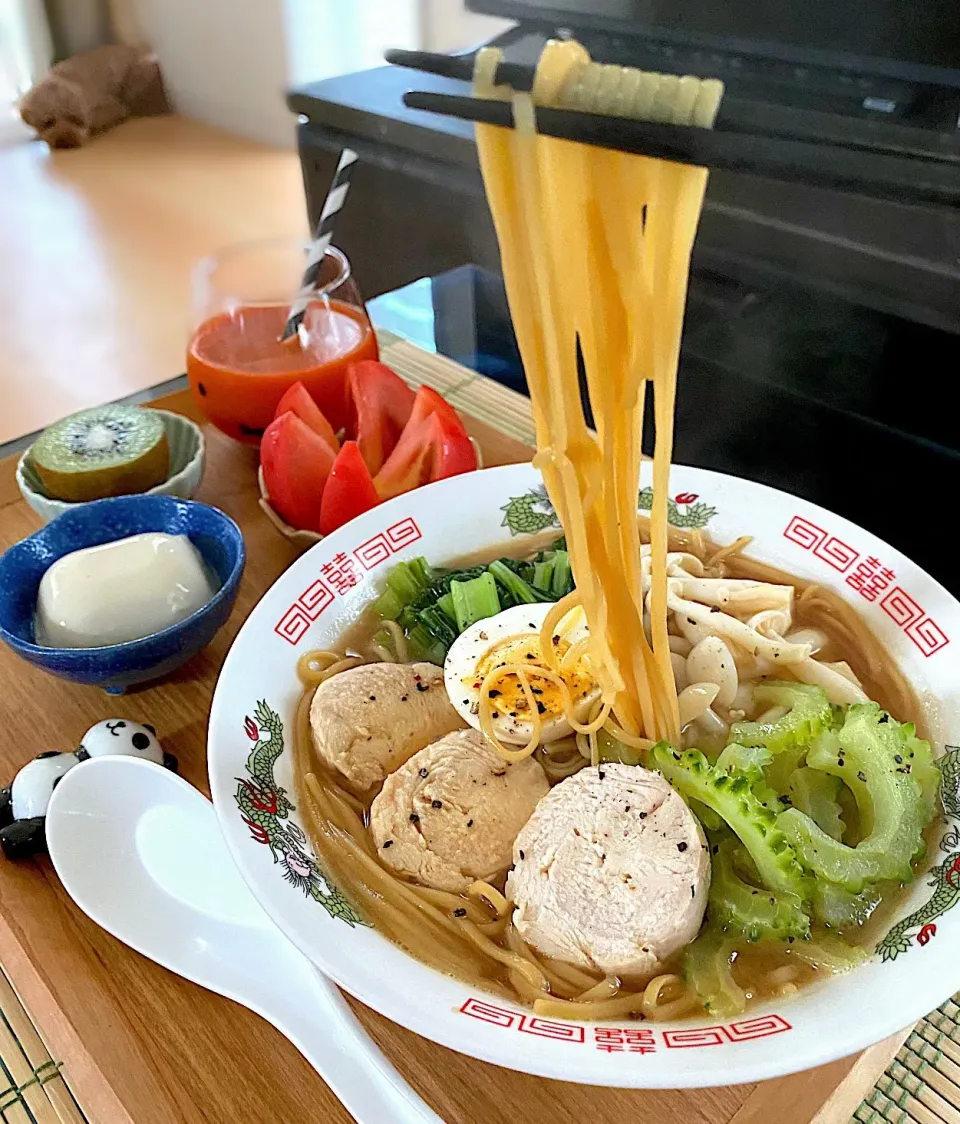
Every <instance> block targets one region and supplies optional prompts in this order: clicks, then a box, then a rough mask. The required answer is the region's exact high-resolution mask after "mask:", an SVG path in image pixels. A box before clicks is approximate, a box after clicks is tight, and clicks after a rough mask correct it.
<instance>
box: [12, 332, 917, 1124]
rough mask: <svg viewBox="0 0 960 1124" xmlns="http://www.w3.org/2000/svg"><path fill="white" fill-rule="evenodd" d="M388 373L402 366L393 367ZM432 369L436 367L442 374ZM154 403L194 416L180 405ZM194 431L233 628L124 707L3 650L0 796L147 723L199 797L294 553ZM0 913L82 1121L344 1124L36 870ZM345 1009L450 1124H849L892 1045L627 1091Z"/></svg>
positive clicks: (472, 424)
mask: <svg viewBox="0 0 960 1124" xmlns="http://www.w3.org/2000/svg"><path fill="white" fill-rule="evenodd" d="M402 346H403V347H408V346H409V345H402ZM409 350H410V351H413V350H414V349H412V348H410V349H409ZM421 354H422V353H421ZM398 358H399V356H398ZM390 361H391V362H394V365H395V366H399V365H400V364H399V363H397V362H395V360H394V358H393V357H392V356H391V357H390ZM434 362H436V363H437V364H438V367H439V365H442V364H443V362H444V361H441V360H434ZM447 366H448V367H450V368H453V367H454V366H455V365H453V364H447ZM404 373H406V374H409V376H410V379H411V381H412V382H418V381H423V380H422V379H420V378H418V376H417V373H416V372H415V371H413V370H411V371H409V372H404ZM441 374H442V372H441ZM447 374H448V375H449V371H447ZM464 374H466V372H464ZM440 381H441V383H442V381H443V379H442V377H441V380H440ZM484 393H487V391H486V390H485V391H484ZM458 404H459V403H458ZM156 405H158V406H162V407H163V408H165V409H171V410H177V411H179V412H181V413H184V414H186V415H187V416H189V417H193V418H194V419H196V420H200V419H199V416H198V413H197V410H196V407H195V406H194V404H193V401H192V399H191V398H190V396H189V395H188V394H187V393H186V392H181V393H178V394H174V395H171V396H169V397H168V398H165V399H161V400H160V401H158V402H157V403H156ZM507 412H508V411H507V410H506V408H505V407H504V413H507ZM488 416H489V415H488ZM466 420H467V422H468V425H467V428H468V429H469V430H470V432H471V434H472V435H473V436H474V437H476V438H477V440H478V441H479V442H480V444H481V446H482V449H483V455H484V462H485V464H487V465H495V464H506V463H511V462H517V461H522V460H526V459H528V458H529V456H530V449H529V448H528V446H527V445H525V444H522V443H521V442H520V441H518V440H516V439H515V438H513V437H510V436H507V435H506V434H504V433H502V432H498V431H497V430H496V429H494V428H492V427H491V426H490V425H487V424H485V423H483V422H480V421H476V420H473V419H469V418H468V419H466ZM498 420H499V418H498ZM504 420H505V421H506V418H505V419H504ZM504 428H506V426H505V427H504ZM205 432H206V438H207V448H208V465H207V472H206V477H205V480H204V484H203V486H202V488H201V490H200V492H199V494H198V497H197V498H198V499H201V500H206V501H207V502H210V503H214V504H216V505H217V506H218V507H221V508H222V509H223V510H224V511H226V512H227V513H228V514H229V515H231V516H232V517H233V518H234V519H235V520H237V522H238V523H239V524H240V525H241V527H242V528H243V531H244V534H245V536H246V542H247V551H248V561H247V570H246V574H245V576H244V579H243V584H242V586H241V590H240V596H239V598H238V601H237V607H236V610H235V611H234V614H233V616H232V618H231V620H230V622H229V623H228V625H227V627H226V628H225V629H224V630H223V631H222V632H221V634H220V635H219V636H218V637H217V638H216V640H215V641H214V643H213V644H212V645H211V646H210V647H209V648H208V649H207V650H206V651H205V652H203V653H201V654H200V655H199V656H197V657H196V658H195V659H194V660H192V661H191V662H190V663H189V664H188V665H187V666H186V667H185V668H183V669H182V671H180V672H179V673H178V674H177V675H175V676H174V677H173V678H172V679H170V680H168V681H166V682H164V683H162V684H161V685H159V686H156V687H151V688H148V689H144V690H139V691H134V692H131V693H130V694H127V695H125V696H123V697H122V698H120V699H111V698H108V697H107V696H106V695H105V694H103V693H101V692H99V691H97V690H95V689H93V688H89V687H81V686H75V685H73V684H70V683H66V682H64V681H63V680H59V679H53V678H50V677H49V676H47V675H45V674H44V673H42V672H40V671H39V670H37V669H35V668H33V667H31V666H30V665H28V664H26V663H23V662H22V661H20V660H19V659H18V658H17V657H16V656H14V655H13V654H12V653H11V652H9V651H8V650H7V649H6V648H3V649H2V650H0V699H2V703H0V717H2V726H0V728H2V731H3V733H2V738H0V783H6V782H7V781H8V779H9V778H11V777H12V776H13V775H14V773H15V772H16V770H17V769H18V768H19V767H20V766H21V765H22V764H23V763H24V762H25V761H26V760H28V759H29V758H30V757H32V756H33V755H34V754H36V753H38V752H40V751H41V750H45V749H59V750H67V749H70V748H73V747H74V746H75V744H76V742H77V740H78V739H79V737H80V736H81V735H82V733H83V732H84V731H85V730H86V729H87V727H88V726H90V725H91V724H92V723H94V722H96V721H98V720H100V719H102V718H105V717H108V716H111V715H113V714H117V715H120V716H127V717H129V718H132V719H135V720H142V721H149V722H153V723H154V724H155V725H156V726H157V729H158V730H159V732H160V735H161V738H162V740H163V742H164V744H165V745H166V746H167V747H168V748H169V749H170V750H172V751H173V752H175V753H176V754H178V756H179V757H180V763H181V772H182V774H183V775H184V776H185V777H186V779H187V780H189V781H190V782H191V783H193V784H195V785H196V786H197V787H198V788H200V789H202V790H203V791H204V792H208V787H207V774H206V762H205V741H206V725H207V713H208V710H209V706H210V700H211V697H212V694H213V688H214V684H215V682H216V678H217V673H218V671H219V668H220V665H221V663H222V661H223V658H224V656H225V654H226V652H227V649H228V647H229V645H230V643H231V642H232V640H233V638H234V636H235V635H236V632H237V630H238V629H239V627H240V625H241V623H242V622H243V620H244V618H245V617H246V615H247V614H248V613H249V611H250V610H251V609H252V608H253V606H254V605H255V604H256V602H257V601H258V600H259V598H260V597H261V596H262V595H263V593H264V592H265V591H266V590H267V589H268V588H269V586H270V585H271V584H272V583H273V581H274V580H275V579H276V578H277V576H278V575H279V574H280V573H281V572H282V571H283V570H284V569H285V568H286V567H287V566H288V565H289V564H290V562H292V561H293V559H294V557H295V554H296V551H295V549H294V548H293V546H292V545H291V544H290V543H288V542H287V541H286V540H285V539H283V538H281V537H280V535H279V534H278V533H277V531H276V530H274V529H273V527H272V526H271V525H270V523H269V522H268V521H267V518H266V516H265V515H264V514H263V513H262V512H261V511H260V509H259V508H258V506H257V487H256V460H257V458H256V452H255V451H254V450H251V449H247V448H243V447H241V446H238V445H236V444H235V443H233V442H231V441H230V440H228V439H227V438H226V437H224V436H222V435H221V434H219V433H218V432H217V431H215V430H213V429H211V428H210V427H207V428H206V430H205ZM515 432H516V430H515ZM14 467H15V458H9V459H8V460H6V461H4V462H0V549H5V548H6V547H7V546H8V545H10V544H11V543H13V542H15V541H17V540H18V539H21V538H23V537H24V536H25V535H28V534H30V533H31V532H33V531H34V530H36V529H37V526H38V521H37V518H36V516H35V515H34V514H33V513H32V512H31V511H30V510H29V508H28V507H27V506H26V504H24V503H23V502H22V500H21V499H20V497H19V493H18V492H17V487H16V483H15V480H14ZM0 902H2V911H0V963H2V966H3V968H4V970H5V971H6V973H7V975H8V976H9V978H10V980H11V982H12V983H13V985H14V987H15V988H16V989H17V992H18V993H19V995H20V997H21V1000H22V1002H23V1004H24V1006H25V1008H26V1010H27V1011H29V1012H30V1014H31V1016H32V1018H33V1020H34V1021H35V1023H36V1025H37V1027H38V1029H39V1030H40V1033H41V1034H42V1036H43V1037H44V1039H45V1040H46V1044H47V1047H48V1049H49V1050H50V1053H51V1055H52V1057H53V1058H55V1059H57V1060H59V1061H62V1063H63V1073H64V1074H65V1075H66V1077H67V1079H68V1081H69V1084H70V1086H71V1088H72V1089H73V1092H74V1094H75V1095H76V1097H77V1100H78V1101H79V1103H80V1105H81V1107H82V1108H83V1110H84V1112H85V1113H86V1115H87V1117H88V1118H89V1120H90V1121H91V1122H92V1124H175V1122H181V1121H182V1122H190V1124H194V1122H196V1124H201V1122H203V1124H243V1122H246V1121H251V1122H252V1121H257V1122H258V1124H306V1122H307V1121H318V1120H323V1121H329V1122H330V1124H335V1122H345V1121H348V1120H349V1119H350V1118H349V1116H348V1115H347V1113H346V1111H345V1110H344V1109H343V1108H342V1106H341V1105H340V1103H339V1102H338V1101H337V1100H336V1099H335V1098H334V1096H333V1094H332V1093H331V1092H330V1091H329V1089H328V1088H327V1087H326V1085H325V1084H324V1083H323V1082H322V1081H321V1079H320V1078H319V1077H318V1076H317V1074H316V1073H315V1072H314V1071H313V1070H312V1069H311V1068H310V1067H309V1066H308V1065H307V1063H306V1062H305V1061H304V1060H303V1059H302V1058H301V1056H300V1055H299V1054H298V1053H297V1051H296V1050H295V1049H294V1048H293V1047H292V1046H291V1045H290V1044H289V1043H288V1042H287V1041H286V1039H284V1038H283V1037H281V1035H280V1034H278V1033H277V1032H276V1031H275V1030H273V1028H272V1027H270V1026H268V1025H267V1023H265V1022H263V1021H262V1020H261V1019H259V1018H258V1017H257V1016H256V1015H253V1014H251V1013H250V1012H248V1011H246V1010H244V1009H242V1008H240V1007H238V1006H237V1005H236V1004H234V1003H232V1002H230V1001H229V1000H226V999H222V998H221V997H219V996H217V995H213V994H211V993H209V992H207V991H204V990H202V989H201V988H199V987H196V986H194V985H193V984H189V983H187V982H186V981H184V980H181V979H179V978H178V977H177V976H174V975H172V974H171V973H169V972H167V971H165V970H164V969H162V968H159V967H157V966H156V965H154V964H153V963H151V962H150V961H148V960H145V959H144V958H143V957H141V956H139V955H137V954H136V953H134V952H132V951H130V950H129V949H127V948H126V947H125V946H124V945H122V944H120V943H119V942H117V941H116V940H114V939H113V938H112V937H110V936H108V935H107V934H106V933H105V932H104V931H103V930H101V929H100V928H98V927H97V926H96V925H94V924H93V923H92V922H91V921H89V920H88V919H87V918H86V917H85V916H83V915H82V914H81V913H80V912H79V911H78V910H77V909H76V908H75V907H74V905H73V903H72V902H71V901H70V900H69V898H68V897H67V895H66V894H65V893H64V891H63V889H62V887H61V886H60V883H59V881H58V880H57V878H56V875H55V874H54V873H53V870H52V868H51V866H50V863H49V861H48V860H46V859H45V858H41V859H37V860H34V861H29V862H25V863H20V864H16V863H10V862H5V861H3V860H2V859H0ZM354 1007H355V1008H356V1010H357V1013H358V1015H359V1017H360V1019H361V1020H362V1022H363V1023H364V1025H365V1026H366V1027H367V1029H368V1030H369V1031H370V1033H371V1034H372V1035H373V1037H374V1038H375V1039H376V1041H377V1042H378V1043H379V1044H380V1045H381V1046H382V1048H383V1049H384V1050H385V1052H386V1053H387V1054H388V1055H389V1056H390V1058H391V1060H392V1061H393V1062H394V1064H395V1065H396V1066H397V1068H398V1069H399V1070H400V1071H401V1072H402V1073H403V1074H404V1076H405V1077H406V1078H407V1079H408V1080H409V1081H410V1082H411V1084H412V1085H413V1086H414V1087H415V1088H416V1089H417V1090H418V1091H419V1092H420V1093H421V1095H422V1096H423V1097H424V1098H425V1100H427V1101H428V1102H429V1103H430V1104H431V1105H432V1106H433V1107H434V1108H435V1109H436V1111H437V1112H438V1113H439V1114H440V1115H441V1116H442V1117H443V1118H444V1120H445V1121H447V1122H448V1124H479V1122H481V1121H482V1122H483V1124H515V1122H516V1121H517V1120H523V1121H525V1122H526V1124H540V1122H543V1124H547V1122H549V1124H584V1122H586V1121H589V1122H590V1124H622V1122H623V1121H633V1120H644V1119H650V1120H655V1121H657V1122H658V1124H811V1122H812V1121H816V1122H817V1124H845V1122H846V1121H847V1120H848V1119H849V1117H850V1114H851V1113H852V1112H853V1111H854V1109H855V1108H856V1106H857V1104H858V1103H859V1102H860V1099H861V1098H862V1097H863V1096H864V1095H865V1094H866V1092H867V1091H868V1090H869V1089H870V1087H871V1086H872V1085H873V1083H874V1081H876V1079H877V1078H878V1077H879V1076H880V1075H881V1074H882V1072H883V1070H884V1069H885V1068H886V1066H887V1065H888V1063H889V1062H890V1061H891V1059H892V1057H893V1055H894V1054H895V1052H896V1050H897V1047H898V1046H899V1044H900V1040H899V1039H898V1040H897V1041H894V1040H889V1041H888V1042H886V1043H881V1044H880V1045H878V1046H876V1047H874V1048H873V1049H871V1050H868V1051H866V1053H864V1054H863V1055H861V1056H860V1057H859V1058H848V1059H845V1060H843V1061H839V1062H835V1063H833V1064H832V1065H829V1066H825V1067H823V1068H821V1069H817V1070H812V1071H810V1072H808V1073H804V1074H799V1075H797V1076H794V1077H790V1078H785V1079H781V1080H778V1081H772V1082H765V1083H763V1084H761V1085H744V1086H735V1087H730V1088H724V1089H703V1090H693V1091H686V1092H669V1091H666V1092H664V1091H660V1092H630V1091H625V1090H613V1089H596V1088H589V1087H584V1086H576V1085H572V1084H567V1083H563V1082H554V1081H547V1080H543V1079H539V1078H534V1077H528V1076H525V1075H523V1074H519V1073H514V1072H511V1071H509V1070H505V1069H498V1068H495V1067H493V1066H490V1065H487V1064H485V1063H482V1062H477V1061H473V1060H471V1059H469V1058H466V1057H463V1056H461V1055H459V1054H455V1053H453V1052H452V1051H450V1050H447V1049H445V1048H443V1047H441V1046H436V1045H434V1044H433V1043H431V1042H427V1041H426V1040H424V1039H422V1038H418V1037H417V1036H416V1035H413V1034H411V1033H410V1032H408V1031H406V1030H403V1029H401V1028H400V1027H398V1026H395V1025H394V1024H392V1023H390V1022H388V1021H387V1020H385V1019H383V1018H381V1017H380V1016H379V1015H376V1014H375V1013H374V1012H372V1011H370V1010H368V1009H367V1008H365V1007H363V1006H362V1005H360V1004H357V1003H354ZM382 1124H390V1122H388V1121H384V1122H382Z"/></svg>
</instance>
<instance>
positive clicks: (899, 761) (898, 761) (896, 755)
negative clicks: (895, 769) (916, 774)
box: [893, 753, 903, 765]
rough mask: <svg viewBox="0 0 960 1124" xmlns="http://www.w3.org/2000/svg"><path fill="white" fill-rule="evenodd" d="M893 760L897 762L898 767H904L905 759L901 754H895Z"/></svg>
mask: <svg viewBox="0 0 960 1124" xmlns="http://www.w3.org/2000/svg"><path fill="white" fill-rule="evenodd" d="M893 759H894V761H896V763H897V764H898V765H902V764H903V758H902V757H901V756H900V754H899V753H895V754H894V755H893Z"/></svg>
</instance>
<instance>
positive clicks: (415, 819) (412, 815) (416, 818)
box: [410, 812, 420, 823]
mask: <svg viewBox="0 0 960 1124" xmlns="http://www.w3.org/2000/svg"><path fill="white" fill-rule="evenodd" d="M410 822H411V823H419V822H420V817H419V816H418V815H417V813H416V812H411V813H410Z"/></svg>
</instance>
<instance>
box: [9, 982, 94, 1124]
mask: <svg viewBox="0 0 960 1124" xmlns="http://www.w3.org/2000/svg"><path fill="white" fill-rule="evenodd" d="M61 1070H62V1066H61V1063H60V1062H56V1061H54V1060H53V1058H51V1057H50V1054H49V1052H48V1051H47V1048H46V1046H45V1045H44V1044H43V1040H42V1039H41V1038H40V1035H39V1034H38V1033H37V1028H36V1027H35V1026H34V1024H33V1021H32V1019H31V1018H30V1016H29V1015H28V1014H27V1011H26V1010H25V1008H24V1007H23V1005H22V1004H21V1002H20V1000H19V998H18V997H17V993H16V992H15V991H14V990H13V987H12V985H11V983H10V981H9V979H7V976H6V974H5V973H4V972H3V970H2V969H0V1118H2V1120H3V1121H4V1122H5V1124H86V1119H87V1118H86V1117H85V1116H84V1115H83V1113H82V1112H81V1111H80V1107H79V1106H78V1104H77V1102H76V1101H75V1100H74V1097H73V1094H72V1093H71V1092H70V1088H69V1086H68V1085H67V1082H66V1079H65V1078H64V1075H63V1073H62V1072H61Z"/></svg>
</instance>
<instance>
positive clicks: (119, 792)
mask: <svg viewBox="0 0 960 1124" xmlns="http://www.w3.org/2000/svg"><path fill="white" fill-rule="evenodd" d="M46 832H47V843H48V845H49V849H50V858H51V859H52V860H53V865H54V867H55V868H56V871H57V874H58V875H59V876H60V881H61V882H62V883H63V885H64V888H65V889H66V891H67V893H68V894H69V895H70V897H71V898H73V900H74V901H75V902H76V903H77V905H78V906H79V907H80V908H81V909H82V910H83V912H84V913H86V914H87V916H88V917H90V918H92V919H93V920H94V921H96V923H97V924H98V925H100V926H101V927H102V928H104V929H106V930H107V932H108V933H112V934H113V936H115V937H116V938H117V939H118V940H121V941H123V942H124V944H128V945H130V947H131V948H133V949H136V951H137V952H140V953H142V954H143V955H144V956H147V957H149V958H150V959H151V960H155V961H156V962H157V963H158V964H161V965H163V967H164V968H168V969H169V970H170V971H171V972H176V973H177V975H180V976H184V977H185V978H186V979H188V980H192V981H193V982H194V983H198V984H200V985H201V986H202V987H206V988H209V989H210V991H215V992H218V993H219V994H220V995H225V996H227V997H228V998H229V999H234V1000H236V1002H237V1003H242V1004H243V1006H245V1007H249V1008H250V1010H252V1011H256V1013H257V1014H258V1015H262V1016H263V1018H265V1019H266V1020H267V1021H268V1022H270V1023H272V1024H273V1025H274V1026H275V1027H276V1028H277V1030H279V1031H280V1032H281V1033H282V1034H285V1035H286V1036H287V1038H289V1039H290V1041H291V1042H292V1043H293V1044H294V1045H295V1046H296V1047H297V1049H298V1050H299V1051H300V1052H301V1053H302V1054H303V1056H304V1057H305V1058H306V1059H307V1061H309V1062H310V1064H311V1065H312V1066H313V1067H314V1069H316V1071H317V1072H318V1073H319V1074H320V1076H321V1077H322V1078H323V1079H324V1081H326V1083H327V1084H328V1085H329V1086H330V1088H331V1089H332V1090H333V1091H334V1093H336V1095H337V1096H338V1097H339V1098H340V1100H341V1102H342V1103H343V1104H344V1106H345V1107H346V1108H347V1109H348V1110H349V1111H350V1112H351V1113H352V1114H353V1116H354V1117H355V1118H356V1119H357V1120H358V1121H359V1122H360V1124H388V1122H389V1124H443V1121H442V1120H441V1119H440V1117H439V1116H437V1115H436V1113H434V1112H433V1111H432V1110H431V1109H429V1108H428V1107H427V1105H426V1104H424V1102H423V1101H422V1100H420V1098H419V1097H418V1096H417V1095H416V1093H414V1091H413V1090H412V1089H411V1088H410V1086H409V1085H407V1083H406V1082H405V1081H404V1080H403V1078H402V1077H401V1076H400V1074H399V1073H397V1071H396V1070H395V1069H394V1068H393V1066H392V1065H391V1064H390V1063H389V1062H388V1061H387V1059H386V1058H385V1057H384V1056H383V1054H382V1053H381V1052H380V1050H379V1049H378V1048H377V1046H376V1045H375V1044H374V1043H373V1041H372V1040H371V1039H370V1038H369V1037H368V1035H367V1033H366V1031H364V1029H363V1028H362V1027H361V1025H360V1023H359V1022H358V1021H357V1018H356V1016H355V1015H354V1014H353V1012H352V1011H351V1010H350V1007H349V1006H348V1005H347V1003H346V1001H345V1000H344V998H343V996H342V995H341V994H340V992H339V991H338V990H337V988H336V987H335V986H334V985H333V984H332V983H331V982H330V981H328V980H327V979H326V977H325V976H323V975H322V974H321V973H320V972H318V971H317V970H316V969H315V968H314V967H313V965H312V964H311V963H310V962H309V961H308V960H307V958H306V957H305V956H304V955H303V954H302V953H301V952H299V951H298V950H297V949H296V948H295V947H294V946H293V944H291V943H290V941H288V940H287V938H286V937H285V936H283V934H282V933H281V932H280V930H279V929H277V928H276V926H275V925H274V924H273V922H272V921H271V920H270V918H269V917H268V916H267V914H266V913H265V912H264V911H263V909H262V908H261V906H260V905H259V903H258V902H257V900H256V899H255V898H254V896H253V894H252V893H251V892H250V890H249V889H248V888H247V886H246V884H245V883H244V881H243V879H242V878H241V877H240V874H239V872H238V871H237V869H236V867H235V866H234V863H233V860H232V859H231V858H230V854H229V852H228V851H227V847H226V844H225V843H224V841H223V837H222V836H221V834H220V828H219V826H218V824H217V818H216V813H215V812H214V810H213V805H212V804H211V803H210V801H209V800H207V799H206V798H205V797H204V796H202V795H201V794H200V793H199V792H198V791H197V790H196V789H195V788H193V787H192V786H191V785H189V784H187V782H186V781H185V780H183V779H182V778H180V777H178V776H176V775H175V774H174V773H171V772H169V771H168V770H166V769H163V768H161V767H160V766H159V765H154V764H151V763H150V762H149V761H140V760H137V759H136V758H133V757H98V758H92V759H91V760H89V761H85V762H83V763H82V764H81V765H79V766H78V767H77V768H75V769H71V770H70V772H69V773H67V774H66V775H65V776H64V777H63V779H62V780H61V781H60V783H59V784H58V785H57V787H56V789H55V790H54V793H53V798H52V799H51V801H50V807H49V809H48V811H47V822H46Z"/></svg>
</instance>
